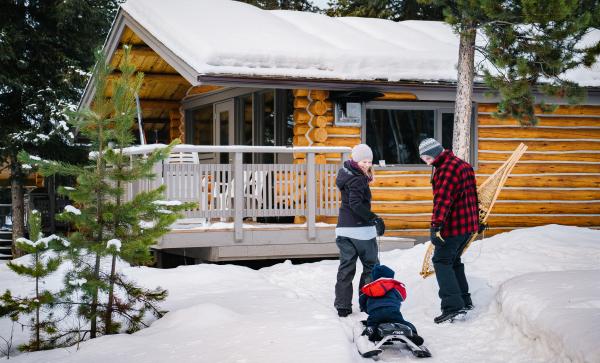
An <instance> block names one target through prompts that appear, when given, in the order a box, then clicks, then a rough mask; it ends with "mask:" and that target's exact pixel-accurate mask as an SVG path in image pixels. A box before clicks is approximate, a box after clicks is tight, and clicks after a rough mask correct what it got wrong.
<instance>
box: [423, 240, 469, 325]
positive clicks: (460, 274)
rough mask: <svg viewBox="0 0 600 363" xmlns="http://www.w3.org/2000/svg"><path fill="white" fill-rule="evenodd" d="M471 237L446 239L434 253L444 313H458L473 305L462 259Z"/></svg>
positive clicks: (434, 263) (433, 259)
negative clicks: (466, 306) (461, 256)
mask: <svg viewBox="0 0 600 363" xmlns="http://www.w3.org/2000/svg"><path fill="white" fill-rule="evenodd" d="M469 237H471V234H470V233H469V234H464V235H461V236H456V237H446V238H445V242H446V243H444V245H443V246H436V247H435V250H434V252H433V258H432V261H433V267H434V269H435V277H436V278H437V282H438V286H439V288H440V291H439V296H440V299H442V312H443V313H447V312H453V311H457V310H460V309H462V308H464V307H465V305H468V304H471V294H469V284H468V283H467V278H466V276H465V266H464V265H463V263H462V261H461V258H460V255H461V254H462V252H463V250H464V248H465V246H466V244H467V241H468V240H469Z"/></svg>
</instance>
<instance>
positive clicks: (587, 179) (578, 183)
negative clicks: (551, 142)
mask: <svg viewBox="0 0 600 363" xmlns="http://www.w3.org/2000/svg"><path fill="white" fill-rule="evenodd" d="M326 156H328V157H331V156H329V154H326ZM486 179H487V177H486V176H480V175H477V184H481V183H483V182H484V181H485V180H486ZM428 186H431V184H430V182H429V176H428V175H423V176H402V175H398V176H391V177H384V176H377V174H376V175H375V180H374V181H373V183H372V184H371V187H397V188H406V187H413V188H414V187H428ZM505 186H506V187H537V188H600V176H597V175H544V174H538V175H529V174H528V175H527V176H519V174H515V175H511V176H509V177H508V180H507V181H506V184H505Z"/></svg>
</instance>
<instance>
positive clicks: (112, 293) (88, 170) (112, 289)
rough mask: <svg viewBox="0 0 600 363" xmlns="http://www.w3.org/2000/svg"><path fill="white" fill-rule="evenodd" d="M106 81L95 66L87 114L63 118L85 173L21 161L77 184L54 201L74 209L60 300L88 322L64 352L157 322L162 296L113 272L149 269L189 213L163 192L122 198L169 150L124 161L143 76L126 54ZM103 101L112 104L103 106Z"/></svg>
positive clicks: (102, 65)
mask: <svg viewBox="0 0 600 363" xmlns="http://www.w3.org/2000/svg"><path fill="white" fill-rule="evenodd" d="M111 73H112V69H111V68H110V66H109V65H107V64H106V62H105V60H103V59H101V60H99V61H98V64H97V67H96V70H95V74H94V80H95V81H96V88H95V90H96V91H95V97H94V100H93V104H92V106H91V108H90V109H83V110H81V111H80V112H76V113H72V114H70V115H69V117H68V122H69V123H70V124H71V125H72V126H73V127H75V128H77V129H78V130H80V132H81V133H82V134H83V135H84V136H85V137H86V138H87V139H88V140H90V142H91V145H92V151H91V152H90V158H89V162H88V164H87V165H83V166H80V165H73V164H69V163H64V162H57V161H48V160H42V159H40V158H38V157H35V156H31V155H28V154H26V153H24V152H23V153H21V154H20V155H19V157H20V160H21V162H23V163H27V164H31V165H33V166H35V167H37V168H38V169H39V172H40V173H42V174H43V175H44V176H49V175H54V174H61V175H69V176H73V177H75V178H76V180H77V183H76V186H75V187H74V188H72V187H61V188H59V193H61V194H63V195H65V196H66V197H68V198H69V199H70V200H71V201H72V202H73V204H72V205H69V206H67V207H66V208H65V211H64V212H63V213H62V214H61V215H60V216H59V218H60V219H61V220H63V221H65V222H68V223H69V225H71V226H72V227H73V229H74V232H73V233H71V234H70V235H69V241H70V242H71V243H70V246H69V250H68V253H67V256H68V259H69V260H71V261H72V263H73V269H72V270H71V271H69V272H68V273H67V275H66V280H65V282H66V283H65V289H64V291H62V293H61V294H60V296H61V297H62V299H63V300H64V303H63V306H65V307H66V308H68V309H76V311H77V313H78V315H79V316H80V317H82V318H83V319H84V320H86V321H89V330H87V331H85V332H84V334H83V337H82V335H81V331H77V332H76V333H77V334H72V335H70V336H67V335H63V336H62V344H70V343H75V342H77V341H78V340H81V339H83V338H85V336H86V335H87V333H89V337H90V338H94V337H96V336H97V334H98V333H104V334H111V333H115V332H119V331H121V330H122V329H121V328H122V326H121V322H125V323H126V324H127V326H126V330H127V331H129V332H132V331H135V330H137V329H139V328H140V327H142V326H143V324H144V323H143V317H144V315H145V314H146V313H152V314H154V315H156V316H160V315H161V313H160V310H159V309H158V308H157V307H156V303H157V302H160V301H162V300H164V299H165V297H166V291H165V290H162V289H160V288H157V289H153V290H149V289H145V288H142V287H140V286H137V285H136V284H135V283H134V282H132V281H128V280H127V279H126V278H125V277H124V276H123V275H122V274H121V273H119V271H118V266H117V265H118V263H119V261H125V262H128V263H130V264H133V265H145V264H148V263H151V262H152V255H151V252H150V246H151V245H153V244H155V243H156V240H157V239H158V238H159V237H160V236H162V235H163V234H165V233H167V231H168V227H169V225H171V224H172V223H173V222H174V221H175V220H176V219H177V218H178V217H179V215H178V213H177V212H179V211H181V210H183V209H184V208H188V207H190V206H189V205H187V204H183V203H180V202H177V201H168V202H167V201H163V200H161V199H162V197H163V194H164V186H163V187H159V188H157V189H153V190H152V189H151V190H148V191H142V192H139V193H137V194H136V195H135V196H133V197H131V196H127V194H126V190H127V189H128V188H129V187H130V186H131V183H133V182H135V181H137V180H151V179H154V178H155V177H156V176H155V175H154V170H153V168H154V166H155V165H156V164H157V163H160V162H162V160H164V159H165V158H167V156H168V155H169V153H170V151H171V149H172V147H173V145H170V146H168V147H166V148H163V149H158V150H156V151H154V152H152V153H150V154H148V155H147V156H145V157H139V158H133V157H131V156H130V155H127V154H126V148H127V147H129V146H131V145H132V143H133V142H134V136H133V133H132V129H133V126H134V122H135V115H136V102H135V95H136V93H137V92H138V91H139V89H140V86H141V84H142V80H143V74H141V73H136V70H135V67H134V66H133V65H132V64H131V62H130V51H129V49H128V48H125V56H124V57H123V61H122V62H121V64H120V67H119V73H118V74H120V77H119V78H118V79H116V80H112V81H110V82H109V77H108V76H109V74H111ZM109 87H110V92H107V90H108V88H109ZM107 94H110V95H111V97H110V98H107V97H106V96H105V95H107ZM158 177H161V176H158ZM73 300H77V301H73ZM69 302H72V303H69ZM116 317H118V319H116Z"/></svg>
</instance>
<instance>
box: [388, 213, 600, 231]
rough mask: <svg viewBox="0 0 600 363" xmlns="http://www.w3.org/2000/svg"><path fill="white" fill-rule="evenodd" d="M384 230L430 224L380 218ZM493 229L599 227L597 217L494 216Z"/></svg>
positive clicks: (412, 218)
mask: <svg viewBox="0 0 600 363" xmlns="http://www.w3.org/2000/svg"><path fill="white" fill-rule="evenodd" d="M382 217H383V220H384V221H385V225H386V228H390V229H425V228H427V227H428V226H429V224H430V217H429V216H401V217H400V216H399V217H396V216H382ZM488 223H489V224H490V225H491V226H494V227H496V228H497V227H535V226H542V225H546V224H553V223H554V224H563V225H570V226H586V227H596V226H600V217H597V216H545V215H540V216H527V218H523V217H522V216H518V215H516V216H505V215H497V214H494V215H492V216H490V218H489V219H488Z"/></svg>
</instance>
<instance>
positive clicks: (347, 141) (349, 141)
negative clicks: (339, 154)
mask: <svg viewBox="0 0 600 363" xmlns="http://www.w3.org/2000/svg"><path fill="white" fill-rule="evenodd" d="M324 144H325V145H326V146H347V147H354V146H356V145H358V144H360V138H358V137H329V138H327V140H326V141H325V142H324Z"/></svg>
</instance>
